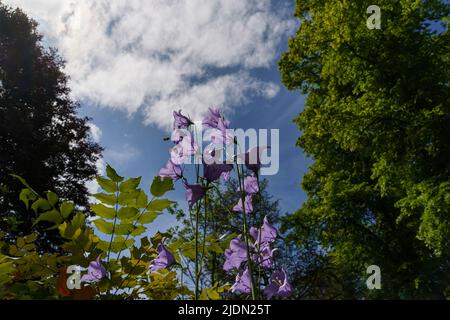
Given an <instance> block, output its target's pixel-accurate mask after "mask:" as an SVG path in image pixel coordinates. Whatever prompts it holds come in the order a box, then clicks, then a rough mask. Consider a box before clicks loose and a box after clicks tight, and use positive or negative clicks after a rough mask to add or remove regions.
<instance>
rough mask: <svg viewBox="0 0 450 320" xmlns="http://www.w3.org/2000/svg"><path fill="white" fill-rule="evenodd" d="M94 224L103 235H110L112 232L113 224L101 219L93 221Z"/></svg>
mask: <svg viewBox="0 0 450 320" xmlns="http://www.w3.org/2000/svg"><path fill="white" fill-rule="evenodd" d="M94 224H95V226H96V227H97V229H98V230H99V231H100V232H103V233H105V234H111V233H112V231H113V224H112V223H111V222H106V221H105V220H103V219H98V220H94Z"/></svg>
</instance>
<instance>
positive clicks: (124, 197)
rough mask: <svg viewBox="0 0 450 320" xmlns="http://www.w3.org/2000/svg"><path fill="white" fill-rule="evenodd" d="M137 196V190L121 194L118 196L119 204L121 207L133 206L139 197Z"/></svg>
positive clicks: (138, 192)
mask: <svg viewBox="0 0 450 320" xmlns="http://www.w3.org/2000/svg"><path fill="white" fill-rule="evenodd" d="M139 194H140V191H139V190H133V191H128V192H121V193H120V194H119V204H120V205H121V206H129V205H135V204H136V201H137V198H138V197H139Z"/></svg>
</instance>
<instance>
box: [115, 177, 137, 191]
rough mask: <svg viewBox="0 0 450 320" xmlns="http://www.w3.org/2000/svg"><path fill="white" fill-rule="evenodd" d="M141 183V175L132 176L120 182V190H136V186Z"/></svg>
mask: <svg viewBox="0 0 450 320" xmlns="http://www.w3.org/2000/svg"><path fill="white" fill-rule="evenodd" d="M139 183H141V177H138V178H130V179H128V180H126V181H124V182H122V183H121V184H120V186H119V190H120V192H128V191H133V190H136V188H137V187H138V186H139Z"/></svg>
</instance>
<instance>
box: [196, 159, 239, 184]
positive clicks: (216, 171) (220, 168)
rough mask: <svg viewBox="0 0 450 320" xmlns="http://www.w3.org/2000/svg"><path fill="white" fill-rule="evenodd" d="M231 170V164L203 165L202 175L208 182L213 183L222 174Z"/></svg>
mask: <svg viewBox="0 0 450 320" xmlns="http://www.w3.org/2000/svg"><path fill="white" fill-rule="evenodd" d="M231 170H233V165H232V164H226V163H213V164H203V175H204V177H205V178H206V181H208V182H214V181H216V180H217V179H219V178H220V177H221V176H222V174H223V173H225V172H230V171H231Z"/></svg>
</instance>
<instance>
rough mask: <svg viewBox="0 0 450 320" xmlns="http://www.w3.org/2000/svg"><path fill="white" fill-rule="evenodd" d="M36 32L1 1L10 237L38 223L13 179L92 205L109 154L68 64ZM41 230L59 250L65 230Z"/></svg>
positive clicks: (5, 209)
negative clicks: (93, 133) (94, 182)
mask: <svg viewBox="0 0 450 320" xmlns="http://www.w3.org/2000/svg"><path fill="white" fill-rule="evenodd" d="M36 27H37V23H36V22H34V21H33V20H32V19H30V18H28V17H27V16H26V15H25V14H24V13H23V12H22V11H20V10H18V9H16V10H12V9H11V8H9V7H7V6H5V5H3V4H1V3H0V183H1V193H0V231H2V232H3V233H5V236H6V239H11V238H12V237H13V236H16V235H22V234H27V233H29V232H30V229H31V227H32V223H33V219H34V218H35V217H34V213H33V212H32V211H28V210H26V208H25V206H24V204H23V203H21V202H19V196H18V195H19V192H20V189H21V187H22V186H21V185H20V183H19V182H18V181H16V180H15V179H14V178H13V177H11V176H10V174H17V175H20V176H22V177H23V178H25V179H26V180H27V181H28V182H29V184H30V185H32V186H33V188H34V189H35V190H36V191H37V192H39V193H42V192H44V191H47V190H52V191H55V192H57V193H58V194H59V195H60V196H61V197H63V198H65V199H70V200H73V201H74V202H75V203H76V204H77V205H80V206H85V205H87V199H88V198H87V197H88V193H87V189H86V187H85V183H86V181H87V180H89V179H91V178H92V177H93V176H94V175H95V174H96V166H95V162H96V161H97V160H98V158H99V157H100V156H101V151H102V149H101V147H100V146H99V145H98V144H97V143H95V142H94V141H92V139H91V138H90V135H89V126H88V121H89V119H88V118H80V117H79V116H77V113H76V111H77V108H78V104H77V103H76V102H74V101H72V100H71V98H70V97H69V92H70V90H69V87H68V84H67V76H66V75H65V74H64V73H63V67H64V62H63V60H62V59H61V58H60V57H59V56H58V54H57V52H56V50H54V49H48V48H45V47H44V46H43V44H42V41H41V40H42V36H41V35H40V34H39V33H38V32H37V29H36ZM40 232H41V237H40V239H39V242H38V244H39V245H40V247H41V248H42V249H46V250H55V245H56V244H58V233H57V232H54V231H53V232H47V231H45V230H44V229H41V230H40Z"/></svg>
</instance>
